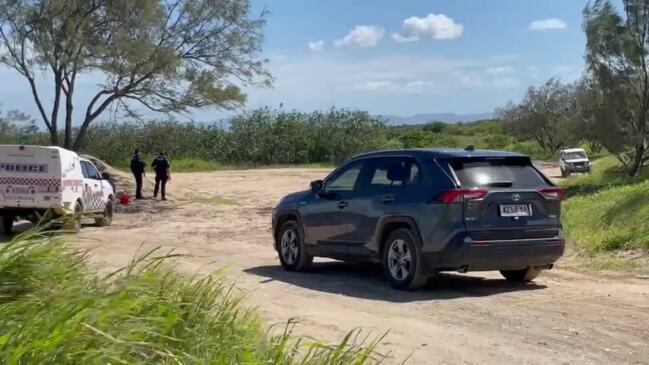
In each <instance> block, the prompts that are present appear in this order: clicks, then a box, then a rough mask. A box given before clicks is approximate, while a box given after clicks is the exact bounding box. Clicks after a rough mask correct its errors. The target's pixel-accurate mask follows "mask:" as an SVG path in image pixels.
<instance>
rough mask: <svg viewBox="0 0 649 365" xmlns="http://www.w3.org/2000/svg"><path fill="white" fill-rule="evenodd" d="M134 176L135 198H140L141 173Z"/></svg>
mask: <svg viewBox="0 0 649 365" xmlns="http://www.w3.org/2000/svg"><path fill="white" fill-rule="evenodd" d="M133 176H135V199H142V174H136V173H134V174H133Z"/></svg>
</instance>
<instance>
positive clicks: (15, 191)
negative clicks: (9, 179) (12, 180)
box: [11, 187, 31, 194]
mask: <svg viewBox="0 0 649 365" xmlns="http://www.w3.org/2000/svg"><path fill="white" fill-rule="evenodd" d="M11 193H12V194H29V193H31V189H29V188H23V187H20V188H11Z"/></svg>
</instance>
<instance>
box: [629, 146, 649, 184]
mask: <svg viewBox="0 0 649 365" xmlns="http://www.w3.org/2000/svg"><path fill="white" fill-rule="evenodd" d="M645 152H646V147H645V145H644V143H642V144H639V145H638V146H636V148H635V153H634V154H633V161H632V162H631V164H630V165H629V169H628V171H627V173H628V174H629V176H631V177H637V176H639V175H640V171H641V170H642V162H643V160H644V155H645Z"/></svg>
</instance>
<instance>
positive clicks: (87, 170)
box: [81, 161, 101, 180]
mask: <svg viewBox="0 0 649 365" xmlns="http://www.w3.org/2000/svg"><path fill="white" fill-rule="evenodd" d="M81 172H82V173H83V177H85V178H86V179H93V180H101V175H100V174H99V171H97V168H96V167H95V166H93V165H92V164H91V163H89V162H87V161H81Z"/></svg>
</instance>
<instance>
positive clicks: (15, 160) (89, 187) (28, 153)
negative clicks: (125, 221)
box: [0, 145, 115, 233]
mask: <svg viewBox="0 0 649 365" xmlns="http://www.w3.org/2000/svg"><path fill="white" fill-rule="evenodd" d="M114 197H115V192H114V190H113V186H112V184H111V183H110V181H108V180H107V176H102V175H101V174H100V173H99V170H97V168H96V167H95V165H93V164H92V162H90V161H89V160H86V159H83V158H81V157H79V155H78V154H77V153H76V152H73V151H69V150H66V149H63V148H60V147H41V146H18V145H0V215H1V216H2V218H3V225H2V228H3V229H4V231H5V233H10V232H11V228H12V226H13V222H14V221H15V220H16V218H18V217H21V218H24V219H28V220H31V221H37V220H38V217H42V216H43V215H44V214H45V213H46V212H48V211H50V212H51V213H53V214H54V215H55V216H62V215H64V214H66V213H74V228H75V230H79V229H81V219H82V218H84V217H90V218H94V219H95V221H96V222H97V224H99V225H110V223H111V221H112V216H113V207H114Z"/></svg>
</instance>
